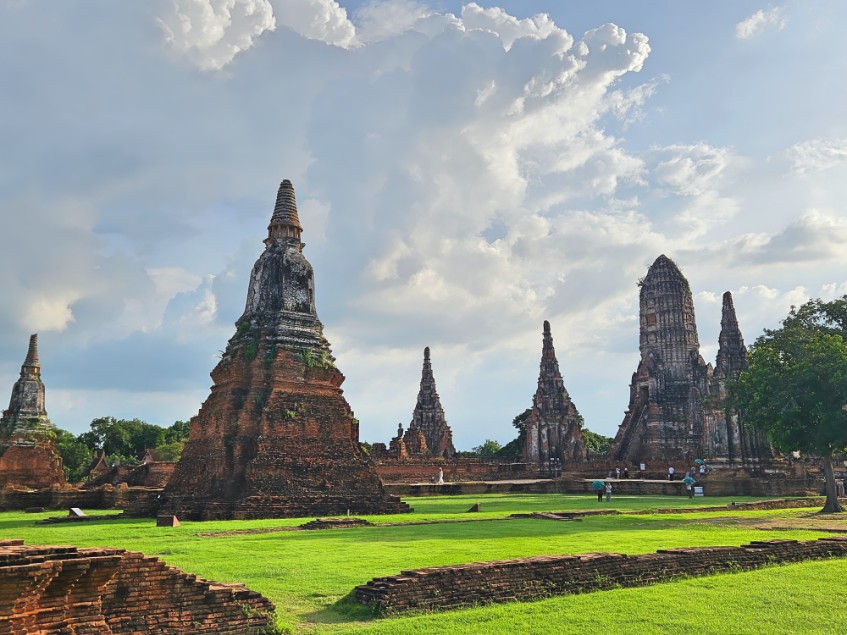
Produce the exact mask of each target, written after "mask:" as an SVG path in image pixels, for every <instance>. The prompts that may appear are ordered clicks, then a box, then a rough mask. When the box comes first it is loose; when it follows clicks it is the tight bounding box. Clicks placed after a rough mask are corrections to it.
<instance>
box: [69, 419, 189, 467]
mask: <svg viewBox="0 0 847 635" xmlns="http://www.w3.org/2000/svg"><path fill="white" fill-rule="evenodd" d="M90 427H91V430H90V431H89V432H85V433H83V434H81V435H80V436H79V440H80V441H81V442H82V443H84V444H85V445H87V446H88V447H89V448H90V449H91V450H93V451H103V452H105V453H106V456H107V459H108V460H109V462H110V463H113V462H119V463H121V464H122V465H136V464H137V463H138V460H139V459H141V458H142V457H143V456H144V453H145V451H146V450H147V448H155V449H156V450H158V451H160V455H161V453H162V452H164V453H165V454H166V455H169V456H175V457H178V456H179V454H180V453H181V452H182V446H181V443H182V442H183V441H184V440H185V439H186V438H187V437H188V422H186V421H177V422H175V423H174V424H173V425H172V426H170V427H169V428H163V427H161V426H157V425H154V424H151V423H147V422H146V421H142V420H141V419H115V417H98V418H97V419H94V420H93V421H92V422H91V426H90Z"/></svg>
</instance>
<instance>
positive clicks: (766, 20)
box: [735, 7, 788, 40]
mask: <svg viewBox="0 0 847 635" xmlns="http://www.w3.org/2000/svg"><path fill="white" fill-rule="evenodd" d="M786 24H788V18H787V17H786V16H785V10H784V9H783V8H782V7H774V8H773V9H768V10H767V11H765V10H764V9H759V10H758V11H756V13H754V14H753V15H751V16H750V17H749V18H747V19H746V20H743V21H741V22H739V23H738V24H736V25H735V37H737V38H738V39H739V40H751V39H753V38H755V37H758V36H759V35H761V34H762V33H764V32H765V31H767V30H768V29H776V30H777V31H782V30H783V29H784V28H785V25H786Z"/></svg>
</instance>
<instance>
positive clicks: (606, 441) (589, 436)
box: [582, 428, 612, 454]
mask: <svg viewBox="0 0 847 635" xmlns="http://www.w3.org/2000/svg"><path fill="white" fill-rule="evenodd" d="M582 437H583V438H584V439H585V445H586V446H587V447H588V449H589V450H591V451H592V452H594V453H595V454H607V453H608V452H609V446H610V445H611V444H612V438H611V437H604V436H603V435H602V434H598V433H597V432H592V431H591V430H589V429H588V428H583V429H582Z"/></svg>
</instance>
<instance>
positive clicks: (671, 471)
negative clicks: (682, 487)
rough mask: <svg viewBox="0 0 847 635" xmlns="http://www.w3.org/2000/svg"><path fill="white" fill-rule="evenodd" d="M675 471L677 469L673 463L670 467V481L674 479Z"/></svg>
mask: <svg viewBox="0 0 847 635" xmlns="http://www.w3.org/2000/svg"><path fill="white" fill-rule="evenodd" d="M675 471H676V470H674V469H673V465H671V466H670V467H669V468H668V480H669V481H672V480H673V474H674V472H675Z"/></svg>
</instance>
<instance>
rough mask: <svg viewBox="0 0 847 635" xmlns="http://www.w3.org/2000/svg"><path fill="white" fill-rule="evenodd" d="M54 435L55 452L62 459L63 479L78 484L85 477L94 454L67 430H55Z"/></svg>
mask: <svg viewBox="0 0 847 635" xmlns="http://www.w3.org/2000/svg"><path fill="white" fill-rule="evenodd" d="M55 434H56V439H55V443H56V450H57V451H58V452H59V456H61V457H62V465H63V466H64V469H65V478H66V479H67V480H68V482H69V483H78V482H79V481H81V480H82V479H83V478H84V477H85V474H86V471H87V470H88V467H89V465H90V464H91V459H92V457H93V456H94V453H93V452H92V450H91V448H89V447H88V446H87V445H86V444H85V443H84V442H83V441H81V440H80V437H77V436H74V435H73V434H72V433H70V432H68V431H67V430H61V429H59V428H56V429H55Z"/></svg>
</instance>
